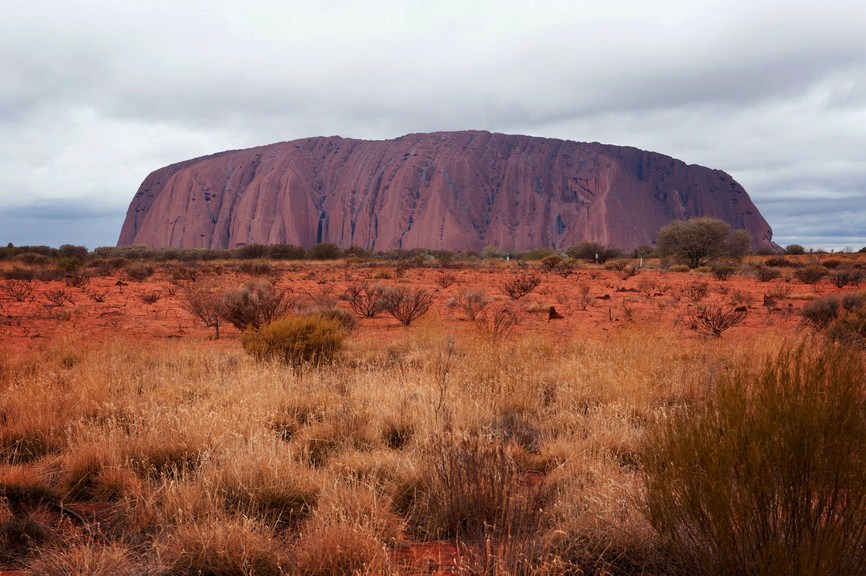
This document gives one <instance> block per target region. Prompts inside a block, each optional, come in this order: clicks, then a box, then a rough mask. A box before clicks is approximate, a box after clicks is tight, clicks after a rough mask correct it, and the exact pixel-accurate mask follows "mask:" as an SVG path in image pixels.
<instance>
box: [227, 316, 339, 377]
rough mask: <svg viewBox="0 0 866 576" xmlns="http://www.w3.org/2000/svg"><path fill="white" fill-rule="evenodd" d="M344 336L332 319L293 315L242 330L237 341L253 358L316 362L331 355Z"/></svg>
mask: <svg viewBox="0 0 866 576" xmlns="http://www.w3.org/2000/svg"><path fill="white" fill-rule="evenodd" d="M345 337H346V334H345V332H343V330H342V329H341V328H340V324H339V323H338V322H337V321H336V320H331V319H327V318H321V317H318V316H294V317H291V318H283V319H281V320H276V321H274V322H271V323H270V324H267V325H265V326H263V327H262V328H261V329H260V330H259V331H258V332H246V333H244V334H243V336H241V343H242V344H243V347H244V350H246V351H247V352H248V353H249V354H252V355H253V356H254V357H255V358H256V359H257V360H279V361H281V362H285V363H286V364H291V365H294V366H298V365H303V364H313V365H318V364H324V363H327V362H330V361H331V360H332V359H333V357H334V354H335V353H336V352H337V351H338V350H339V348H340V345H341V344H342V342H343V339H345Z"/></svg>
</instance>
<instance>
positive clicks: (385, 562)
mask: <svg viewBox="0 0 866 576" xmlns="http://www.w3.org/2000/svg"><path fill="white" fill-rule="evenodd" d="M293 560H294V564H295V566H296V568H297V570H298V572H299V573H300V574H302V575H303V576H331V575H334V574H388V573H389V571H388V570H387V567H388V566H389V564H390V562H389V554H388V550H387V548H386V547H385V546H383V545H382V543H381V542H379V541H378V540H377V539H376V538H375V537H374V535H373V534H371V533H370V531H369V530H367V529H365V528H364V527H362V526H358V525H356V524H352V523H349V522H336V523H331V524H323V525H314V526H312V527H311V528H310V529H309V530H307V531H306V532H305V533H304V534H303V535H302V538H301V539H300V540H299V541H298V543H297V545H296V547H295V553H294V557H293Z"/></svg>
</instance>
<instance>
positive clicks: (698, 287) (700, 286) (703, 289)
mask: <svg viewBox="0 0 866 576" xmlns="http://www.w3.org/2000/svg"><path fill="white" fill-rule="evenodd" d="M709 293H710V285H709V284H708V283H707V282H690V283H689V285H688V286H686V287H685V288H684V289H683V294H685V295H686V297H687V298H688V299H689V300H691V301H692V302H700V301H701V300H703V299H704V298H706V297H707V294H709Z"/></svg>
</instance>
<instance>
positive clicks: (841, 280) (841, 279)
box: [830, 270, 863, 288]
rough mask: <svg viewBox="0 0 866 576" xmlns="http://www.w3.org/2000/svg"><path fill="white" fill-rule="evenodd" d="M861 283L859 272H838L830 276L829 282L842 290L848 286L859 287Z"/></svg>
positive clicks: (860, 273)
mask: <svg viewBox="0 0 866 576" xmlns="http://www.w3.org/2000/svg"><path fill="white" fill-rule="evenodd" d="M862 281H863V273H862V272H860V271H859V270H839V271H838V272H833V273H832V274H830V282H832V283H833V285H834V286H836V288H844V287H845V286H848V285H849V284H850V285H851V286H859V285H860V282H862Z"/></svg>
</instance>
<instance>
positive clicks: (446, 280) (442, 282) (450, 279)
mask: <svg viewBox="0 0 866 576" xmlns="http://www.w3.org/2000/svg"><path fill="white" fill-rule="evenodd" d="M456 281H457V276H455V275H454V274H450V273H447V272H442V273H440V274H437V275H436V285H437V286H439V287H440V288H442V289H445V288H448V287H449V286H451V285H452V284H454V283H455V282H456Z"/></svg>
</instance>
